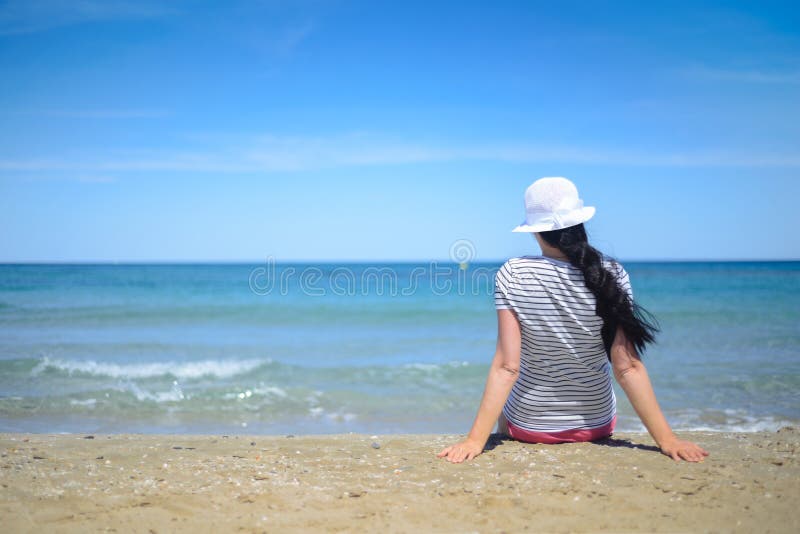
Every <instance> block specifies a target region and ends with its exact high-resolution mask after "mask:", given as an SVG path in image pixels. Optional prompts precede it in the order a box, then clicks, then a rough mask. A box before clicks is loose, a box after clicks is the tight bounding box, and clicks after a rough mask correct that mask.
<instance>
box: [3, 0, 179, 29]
mask: <svg viewBox="0 0 800 534" xmlns="http://www.w3.org/2000/svg"><path fill="white" fill-rule="evenodd" d="M174 12H175V11H174V9H172V8H169V7H166V6H164V5H161V4H158V3H154V2H151V1H145V0H142V1H125V0H8V1H6V2H5V3H3V4H2V5H0V35H15V34H25V33H35V32H40V31H45V30H49V29H52V28H58V27H61V26H70V25H73V24H80V23H84V22H97V21H103V20H120V19H147V18H154V17H161V16H164V15H167V14H171V13H174Z"/></svg>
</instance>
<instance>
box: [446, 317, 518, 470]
mask: <svg viewBox="0 0 800 534" xmlns="http://www.w3.org/2000/svg"><path fill="white" fill-rule="evenodd" d="M520 343H521V341H520V327H519V321H518V320H517V316H516V315H514V312H512V311H511V310H508V309H500V310H497V349H496V350H495V354H494V359H493V360H492V365H491V367H490V368H489V376H488V377H487V378H486V388H485V389H484V391H483V399H482V400H481V405H480V408H478V414H477V415H476V416H475V422H474V423H473V424H472V430H470V432H469V434H468V435H467V439H466V440H464V441H462V442H460V443H456V444H455V445H451V446H450V447H447V448H445V449H444V450H443V451H442V452H440V453H439V454H438V455H437V456H438V457H439V458H446V459H447V460H448V461H450V462H453V463H461V462H463V461H464V460H471V459H473V458H475V457H476V456H478V455H479V454H480V453H481V452H483V447H484V446H485V445H486V441H487V440H488V439H489V435H491V433H492V429H493V428H494V425H495V423H496V422H497V418H498V417H500V412H501V411H502V410H503V405H504V404H505V403H506V400H507V399H508V395H509V393H511V388H512V387H513V386H514V382H516V381H517V376H518V374H519V360H520V350H521V345H520Z"/></svg>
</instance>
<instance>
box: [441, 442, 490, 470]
mask: <svg viewBox="0 0 800 534" xmlns="http://www.w3.org/2000/svg"><path fill="white" fill-rule="evenodd" d="M484 445H485V443H478V442H477V441H473V440H470V439H466V440H464V441H462V442H461V443H456V444H455V445H450V446H449V447H446V448H445V449H444V450H442V452H440V453H439V454H437V455H436V456H437V457H439V458H444V459H445V460H447V461H448V462H451V463H454V464H460V463H461V462H463V461H464V460H472V459H473V458H475V457H476V456H478V455H479V454H480V453H482V452H483V446H484Z"/></svg>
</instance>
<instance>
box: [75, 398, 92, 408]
mask: <svg viewBox="0 0 800 534" xmlns="http://www.w3.org/2000/svg"><path fill="white" fill-rule="evenodd" d="M69 403H70V405H71V406H92V407H93V406H94V405H95V404H97V399H86V400H78V399H70V401H69Z"/></svg>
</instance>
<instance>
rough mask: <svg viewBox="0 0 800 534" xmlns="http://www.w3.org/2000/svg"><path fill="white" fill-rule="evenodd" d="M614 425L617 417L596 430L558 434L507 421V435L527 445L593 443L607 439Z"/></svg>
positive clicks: (577, 430) (563, 431) (581, 429)
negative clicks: (521, 426) (525, 427)
mask: <svg viewBox="0 0 800 534" xmlns="http://www.w3.org/2000/svg"><path fill="white" fill-rule="evenodd" d="M616 424H617V416H616V415H615V416H614V418H613V419H611V421H609V422H608V423H607V424H605V425H603V426H601V427H598V428H580V429H575V430H562V431H560V432H535V431H533V430H525V429H524V428H520V427H518V426H516V425H514V424H512V423H511V422H510V421H508V435H509V436H511V437H512V438H514V439H516V440H517V441H525V442H527V443H547V444H552V443H575V442H576V441H593V440H596V439H600V438H605V437H608V436H610V435H611V433H612V432H613V431H614V425H616Z"/></svg>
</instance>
